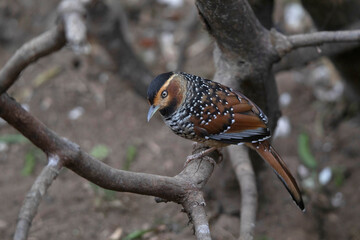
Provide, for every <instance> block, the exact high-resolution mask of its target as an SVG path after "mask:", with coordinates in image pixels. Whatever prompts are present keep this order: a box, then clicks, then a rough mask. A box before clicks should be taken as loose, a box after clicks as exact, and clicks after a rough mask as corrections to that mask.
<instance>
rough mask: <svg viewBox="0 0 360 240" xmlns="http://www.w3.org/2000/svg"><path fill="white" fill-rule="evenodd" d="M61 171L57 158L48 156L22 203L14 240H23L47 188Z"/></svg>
mask: <svg viewBox="0 0 360 240" xmlns="http://www.w3.org/2000/svg"><path fill="white" fill-rule="evenodd" d="M60 169H61V162H60V160H59V158H58V157H56V156H50V157H49V163H48V165H47V166H45V168H44V169H43V170H42V172H41V173H40V175H39V176H38V177H37V178H36V180H35V182H34V184H33V185H32V187H31V189H30V191H29V192H28V194H27V195H26V198H25V200H24V203H23V205H22V207H21V209H20V213H19V217H18V221H17V225H16V230H15V235H14V240H25V239H27V237H28V233H29V230H30V227H31V223H32V220H33V219H34V217H35V215H36V213H37V209H38V207H39V204H40V202H41V200H42V198H43V197H44V195H45V194H46V192H47V190H48V188H49V187H50V185H51V184H52V182H53V181H54V180H55V178H56V177H57V176H58V174H59V171H60Z"/></svg>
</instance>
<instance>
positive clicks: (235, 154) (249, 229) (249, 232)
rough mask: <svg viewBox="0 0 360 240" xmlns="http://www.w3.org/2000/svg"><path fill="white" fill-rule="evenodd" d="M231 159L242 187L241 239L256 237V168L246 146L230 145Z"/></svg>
mask: <svg viewBox="0 0 360 240" xmlns="http://www.w3.org/2000/svg"><path fill="white" fill-rule="evenodd" d="M229 153H230V159H231V163H232V166H233V168H234V170H235V174H236V178H237V180H238V182H239V185H240V189H241V216H240V219H241V221H240V237H239V239H240V240H249V239H253V238H254V227H255V222H256V209H257V190H256V179H255V173H254V169H253V167H252V164H251V161H250V158H249V154H248V149H247V148H246V147H245V146H230V147H229Z"/></svg>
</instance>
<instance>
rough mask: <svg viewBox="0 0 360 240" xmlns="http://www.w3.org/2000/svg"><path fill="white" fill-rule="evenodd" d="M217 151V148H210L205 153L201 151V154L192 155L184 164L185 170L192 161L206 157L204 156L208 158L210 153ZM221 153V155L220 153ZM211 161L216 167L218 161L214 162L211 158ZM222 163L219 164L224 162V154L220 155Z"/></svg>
mask: <svg viewBox="0 0 360 240" xmlns="http://www.w3.org/2000/svg"><path fill="white" fill-rule="evenodd" d="M216 150H218V149H217V148H216V147H211V148H208V149H206V150H204V151H201V152H199V153H195V154H192V155H190V156H188V157H187V158H186V162H185V164H184V168H185V167H186V166H187V165H188V164H189V163H190V162H191V161H193V160H195V159H198V158H202V157H204V156H206V155H208V154H209V153H212V152H213V151H216ZM219 153H220V151H219ZM210 159H211V160H210V161H211V163H212V164H213V165H214V166H215V165H216V161H215V160H213V159H212V158H210ZM220 159H221V160H220V161H219V162H221V161H222V154H221V153H220Z"/></svg>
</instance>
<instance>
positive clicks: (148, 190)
mask: <svg viewBox="0 0 360 240" xmlns="http://www.w3.org/2000/svg"><path fill="white" fill-rule="evenodd" d="M0 117H2V118H3V119H4V120H6V121H7V122H8V123H9V124H11V125H12V126H13V127H15V128H16V129H17V130H19V131H20V132H21V133H22V134H24V135H25V136H26V137H27V138H28V139H29V140H30V141H32V142H33V143H34V144H35V145H36V146H38V147H39V148H40V149H42V150H43V151H44V152H46V153H47V154H48V155H49V156H58V157H59V159H60V160H61V162H62V164H63V165H64V166H65V167H67V168H69V169H71V170H72V171H74V172H75V173H77V174H78V175H80V176H82V177H84V178H86V179H88V180H89V181H91V182H93V183H95V184H97V185H99V186H101V187H103V188H106V189H111V190H116V191H121V192H133V193H138V194H143V195H151V196H156V197H160V198H163V199H166V200H168V201H174V202H177V203H182V204H183V205H184V207H185V206H188V207H186V208H185V209H186V210H187V211H188V214H189V215H190V216H193V215H194V214H195V215H196V217H194V216H193V218H194V220H196V221H194V226H195V229H198V231H200V232H202V231H203V230H204V228H203V225H204V224H203V222H204V217H203V216H206V215H204V213H203V215H200V216H197V213H199V212H201V211H203V210H201V209H199V208H190V206H192V204H194V199H199V198H198V196H199V195H198V194H199V193H198V192H199V190H200V189H201V188H202V187H203V186H204V185H205V184H206V182H207V180H208V178H209V177H210V176H211V174H212V171H213V168H214V166H213V164H212V163H211V161H203V160H200V159H197V160H194V161H192V162H191V163H189V164H188V165H187V167H186V168H185V169H184V170H183V171H182V172H181V173H180V174H179V175H177V176H175V177H166V176H158V175H153V174H146V173H135V172H128V171H122V170H117V169H114V168H112V167H110V166H108V165H106V164H104V163H103V162H101V161H98V160H96V159H94V158H93V157H91V156H90V155H89V154H87V153H86V152H84V151H82V150H81V149H80V148H79V147H78V146H77V145H76V144H74V143H71V142H70V141H69V140H67V139H64V138H60V137H59V136H57V135H56V134H55V133H54V132H53V131H51V130H50V129H48V128H47V127H46V126H45V125H44V124H43V123H41V122H40V121H39V120H37V119H36V118H34V117H32V116H31V114H30V113H28V112H27V111H25V110H24V109H23V108H22V107H21V105H20V104H18V103H16V102H15V101H14V100H13V99H11V98H10V97H9V96H7V95H6V94H3V95H2V96H1V98H0ZM50 163H51V161H49V164H50ZM30 192H32V191H30ZM40 199H41V198H40ZM201 199H202V198H201ZM36 202H37V201H36ZM36 202H35V203H36ZM197 202H201V203H203V202H204V201H203V200H201V201H197ZM35 203H34V202H33V205H34V204H35ZM37 204H38V203H37ZM26 208H27V207H26ZM36 208H37V205H36V206H35V209H33V210H32V211H35V212H36ZM35 212H34V214H35ZM27 219H28V218H27ZM28 220H29V219H28ZM30 220H31V219H30ZM28 224H29V223H28ZM200 239H203V238H200ZM205 239H206V238H205Z"/></svg>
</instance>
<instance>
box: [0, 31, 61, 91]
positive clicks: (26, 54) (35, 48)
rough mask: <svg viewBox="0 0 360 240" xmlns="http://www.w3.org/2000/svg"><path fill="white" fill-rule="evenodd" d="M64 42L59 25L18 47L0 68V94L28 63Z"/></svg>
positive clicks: (55, 49) (59, 46)
mask: <svg viewBox="0 0 360 240" xmlns="http://www.w3.org/2000/svg"><path fill="white" fill-rule="evenodd" d="M65 43H66V40H65V37H64V31H63V26H62V25H59V26H57V27H54V28H52V29H50V30H49V31H47V32H45V33H43V34H41V35H40V36H38V37H36V38H34V39H33V40H31V41H30V42H27V43H25V44H24V45H23V46H22V47H20V48H19V49H18V50H17V51H16V52H15V54H14V55H13V56H12V57H11V58H10V60H9V61H7V63H6V64H5V66H4V67H3V68H2V69H1V70H0V94H1V93H4V92H6V91H7V90H8V89H9V87H10V86H11V85H12V84H13V83H14V82H15V81H16V79H17V78H18V76H19V74H20V73H21V71H22V70H24V69H25V68H26V67H27V66H28V65H30V64H31V63H33V62H35V61H36V60H38V59H39V58H41V57H43V56H46V55H49V54H50V53H52V52H54V51H57V50H59V49H60V48H62V47H63V46H64V45H65Z"/></svg>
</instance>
